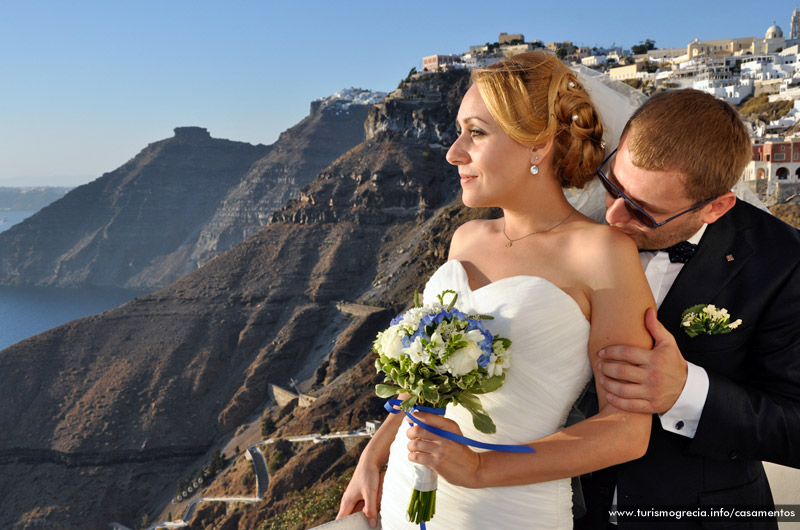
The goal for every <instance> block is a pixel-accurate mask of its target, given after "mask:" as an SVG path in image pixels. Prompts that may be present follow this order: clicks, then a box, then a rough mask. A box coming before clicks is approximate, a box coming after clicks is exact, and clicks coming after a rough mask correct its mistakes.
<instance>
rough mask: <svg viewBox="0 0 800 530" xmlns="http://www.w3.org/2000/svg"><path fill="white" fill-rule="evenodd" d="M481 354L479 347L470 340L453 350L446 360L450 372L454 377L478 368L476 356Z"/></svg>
mask: <svg viewBox="0 0 800 530" xmlns="http://www.w3.org/2000/svg"><path fill="white" fill-rule="evenodd" d="M482 354H483V350H481V347H480V346H478V345H477V344H475V343H474V342H470V343H469V344H467V345H466V346H464V347H463V348H461V349H460V350H456V351H455V352H453V355H452V356H451V357H450V359H449V361H448V364H449V365H450V372H451V373H452V374H453V375H454V376H456V377H458V376H461V375H464V374H468V373H469V372H471V371H472V370H475V369H476V368H478V357H480V356H481V355H482Z"/></svg>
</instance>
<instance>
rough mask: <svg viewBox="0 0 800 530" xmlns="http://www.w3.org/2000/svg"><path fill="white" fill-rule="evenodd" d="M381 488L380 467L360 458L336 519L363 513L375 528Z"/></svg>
mask: <svg viewBox="0 0 800 530" xmlns="http://www.w3.org/2000/svg"><path fill="white" fill-rule="evenodd" d="M382 486H383V473H381V471H380V466H377V465H375V464H373V463H370V462H369V459H367V458H363V456H362V458H361V459H359V461H358V465H357V466H356V470H355V471H354V472H353V478H351V479H350V483H349V484H348V485H347V489H346V490H345V492H344V495H342V500H341V501H340V502H339V513H338V514H337V515H336V518H337V519H341V518H342V517H345V516H347V515H350V514H352V513H355V512H358V511H363V512H364V515H366V516H367V519H368V520H369V525H370V526H371V527H372V528H375V527H376V526H377V524H378V512H379V511H380V504H379V503H380V498H381V488H382Z"/></svg>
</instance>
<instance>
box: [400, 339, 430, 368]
mask: <svg viewBox="0 0 800 530" xmlns="http://www.w3.org/2000/svg"><path fill="white" fill-rule="evenodd" d="M403 353H405V354H406V355H408V357H409V359H411V362H412V363H419V362H426V363H427V357H428V355H427V352H425V351H424V349H423V347H422V339H420V338H419V337H417V338H416V339H414V342H412V343H411V346H409V347H408V348H405V349H404V350H403Z"/></svg>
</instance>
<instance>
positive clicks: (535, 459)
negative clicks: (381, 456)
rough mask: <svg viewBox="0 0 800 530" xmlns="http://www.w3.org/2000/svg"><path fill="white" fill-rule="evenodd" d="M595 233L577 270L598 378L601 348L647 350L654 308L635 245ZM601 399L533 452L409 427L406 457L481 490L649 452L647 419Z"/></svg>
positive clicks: (440, 422) (440, 423)
mask: <svg viewBox="0 0 800 530" xmlns="http://www.w3.org/2000/svg"><path fill="white" fill-rule="evenodd" d="M599 235H600V237H597V238H595V239H593V240H592V241H590V242H586V243H587V244H586V253H585V256H584V257H586V259H585V260H582V263H586V268H585V270H583V271H582V273H581V274H584V275H585V276H584V277H585V278H587V285H588V286H589V289H588V291H587V296H588V297H589V300H590V302H591V306H592V313H591V314H592V317H591V324H592V327H591V332H590V338H589V352H590V355H589V357H590V360H591V364H592V369H593V371H594V372H595V374H597V370H596V367H597V362H598V360H599V358H598V356H597V353H596V352H597V351H598V350H600V349H601V348H603V347H605V346H608V345H611V344H615V343H617V342H619V343H620V344H630V345H637V346H641V347H650V346H651V344H652V339H651V338H650V335H649V334H648V333H647V331H646V329H645V327H644V314H645V311H646V310H647V308H648V307H653V306H654V303H653V299H652V295H651V294H650V289H649V287H648V285H647V281H646V280H645V278H644V275H643V273H642V268H641V265H640V263H639V259H638V255H637V252H636V249H635V246H634V245H633V243H632V241H631V240H630V239H629V238H627V237H626V236H624V235H622V234H620V233H617V232H615V231H612V230H610V229H605V230H604V231H603V233H601V234H599ZM512 340H513V339H512ZM512 369H513V368H512ZM598 402H599V409H600V411H599V413H598V414H596V415H595V416H592V417H591V418H588V419H586V420H584V421H582V422H580V423H578V424H575V425H573V426H571V427H569V428H566V429H564V430H562V431H559V432H557V433H554V434H552V435H550V436H547V437H545V438H542V439H539V440H535V441H533V442H531V443H530V444H529V445H530V446H531V447H533V448H534V449H535V450H536V453H535V454H520V453H503V452H497V451H488V452H483V453H477V452H474V451H472V450H471V449H469V448H468V447H466V446H464V445H461V444H457V443H455V442H450V441H448V440H444V439H442V438H440V437H438V436H435V435H432V434H431V433H428V432H427V431H424V430H422V429H421V428H420V427H413V428H411V429H409V431H408V436H409V438H411V441H410V442H409V445H408V447H409V451H411V452H410V454H409V459H410V460H411V461H413V462H418V463H421V464H424V465H427V466H429V467H432V468H433V469H435V470H436V471H437V472H438V473H439V474H440V475H441V476H442V477H444V478H445V479H446V480H448V481H449V482H451V483H454V484H458V485H461V486H466V487H473V488H478V487H490V486H512V485H519V484H530V483H534V482H545V481H549V480H555V479H560V478H568V477H573V476H578V475H582V474H585V473H588V472H591V471H596V470H598V469H603V468H606V467H609V466H612V465H616V464H620V463H622V462H627V461H629V460H634V459H636V458H640V457H641V456H642V455H643V454H644V453H645V452H646V450H647V445H648V442H649V438H650V426H651V421H652V418H651V415H649V414H635V413H630V412H624V411H621V410H619V409H616V408H615V407H614V406H613V405H611V404H609V403H608V402H607V400H606V399H605V393H604V392H598ZM534 406H535V404H534ZM420 418H421V419H423V421H425V422H426V423H430V424H432V425H434V426H437V427H440V428H443V429H446V430H450V431H456V430H457V431H458V432H460V430H458V426H457V424H455V422H452V421H450V420H447V419H446V418H440V417H437V416H432V415H427V414H426V415H424V417H423V416H420ZM426 439H427V440H426Z"/></svg>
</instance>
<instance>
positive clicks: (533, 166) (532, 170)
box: [531, 155, 539, 175]
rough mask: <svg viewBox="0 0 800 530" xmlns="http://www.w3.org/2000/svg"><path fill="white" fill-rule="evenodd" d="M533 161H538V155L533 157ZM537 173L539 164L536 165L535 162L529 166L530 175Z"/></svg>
mask: <svg viewBox="0 0 800 530" xmlns="http://www.w3.org/2000/svg"><path fill="white" fill-rule="evenodd" d="M533 161H534V162H538V161H539V155H536V158H534V159H533ZM538 174H539V166H537V165H536V164H533V165H532V166H531V175H538Z"/></svg>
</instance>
